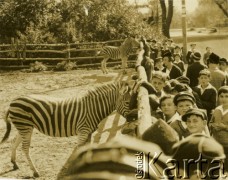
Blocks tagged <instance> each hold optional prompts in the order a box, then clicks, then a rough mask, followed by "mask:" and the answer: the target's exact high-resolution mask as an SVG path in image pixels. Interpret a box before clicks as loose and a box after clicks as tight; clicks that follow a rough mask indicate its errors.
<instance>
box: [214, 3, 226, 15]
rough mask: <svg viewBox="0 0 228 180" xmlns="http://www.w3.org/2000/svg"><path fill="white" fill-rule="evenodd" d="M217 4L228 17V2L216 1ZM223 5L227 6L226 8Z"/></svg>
mask: <svg viewBox="0 0 228 180" xmlns="http://www.w3.org/2000/svg"><path fill="white" fill-rule="evenodd" d="M215 3H216V4H217V5H218V7H219V9H221V10H222V12H223V14H224V15H225V16H226V17H228V4H227V3H228V1H226V2H220V1H215ZM222 4H225V5H224V6H223V5H222Z"/></svg>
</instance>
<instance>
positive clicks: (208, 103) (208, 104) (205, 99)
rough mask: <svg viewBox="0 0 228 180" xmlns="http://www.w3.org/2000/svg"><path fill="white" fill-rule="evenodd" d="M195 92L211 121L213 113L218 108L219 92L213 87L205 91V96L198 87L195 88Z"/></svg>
mask: <svg viewBox="0 0 228 180" xmlns="http://www.w3.org/2000/svg"><path fill="white" fill-rule="evenodd" d="M193 91H195V92H196V93H197V94H198V96H199V98H200V100H201V103H202V105H203V108H204V109H206V110H207V117H208V119H209V120H210V118H211V111H212V110H213V109H214V108H215V107H216V102H217V90H216V89H215V87H213V86H212V87H211V88H208V89H205V91H204V92H203V94H201V91H200V88H199V87H198V86H196V87H194V88H193Z"/></svg>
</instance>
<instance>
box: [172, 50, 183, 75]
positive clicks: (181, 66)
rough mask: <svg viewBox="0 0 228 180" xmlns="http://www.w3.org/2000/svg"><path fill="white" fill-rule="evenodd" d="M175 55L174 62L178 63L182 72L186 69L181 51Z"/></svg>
mask: <svg viewBox="0 0 228 180" xmlns="http://www.w3.org/2000/svg"><path fill="white" fill-rule="evenodd" d="M173 57H174V62H173V63H174V64H175V65H177V66H178V67H179V68H180V69H181V70H182V72H184V71H185V69H184V62H183V61H181V55H180V54H179V53H177V54H173Z"/></svg>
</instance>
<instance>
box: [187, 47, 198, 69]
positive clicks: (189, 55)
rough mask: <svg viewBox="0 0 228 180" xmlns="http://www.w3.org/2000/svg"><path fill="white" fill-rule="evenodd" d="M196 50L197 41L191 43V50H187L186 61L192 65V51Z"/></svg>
mask: <svg viewBox="0 0 228 180" xmlns="http://www.w3.org/2000/svg"><path fill="white" fill-rule="evenodd" d="M195 51H196V44H195V43H191V44H190V50H189V51H188V52H187V54H186V61H187V64H188V65H190V64H192V63H193V60H192V58H191V55H192V53H194V52H195Z"/></svg>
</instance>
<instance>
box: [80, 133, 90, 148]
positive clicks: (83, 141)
mask: <svg viewBox="0 0 228 180" xmlns="http://www.w3.org/2000/svg"><path fill="white" fill-rule="evenodd" d="M90 134H91V133H90V132H88V131H80V132H79V133H78V145H77V146H78V147H79V146H83V145H85V144H86V143H87V142H88V140H89V138H90Z"/></svg>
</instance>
